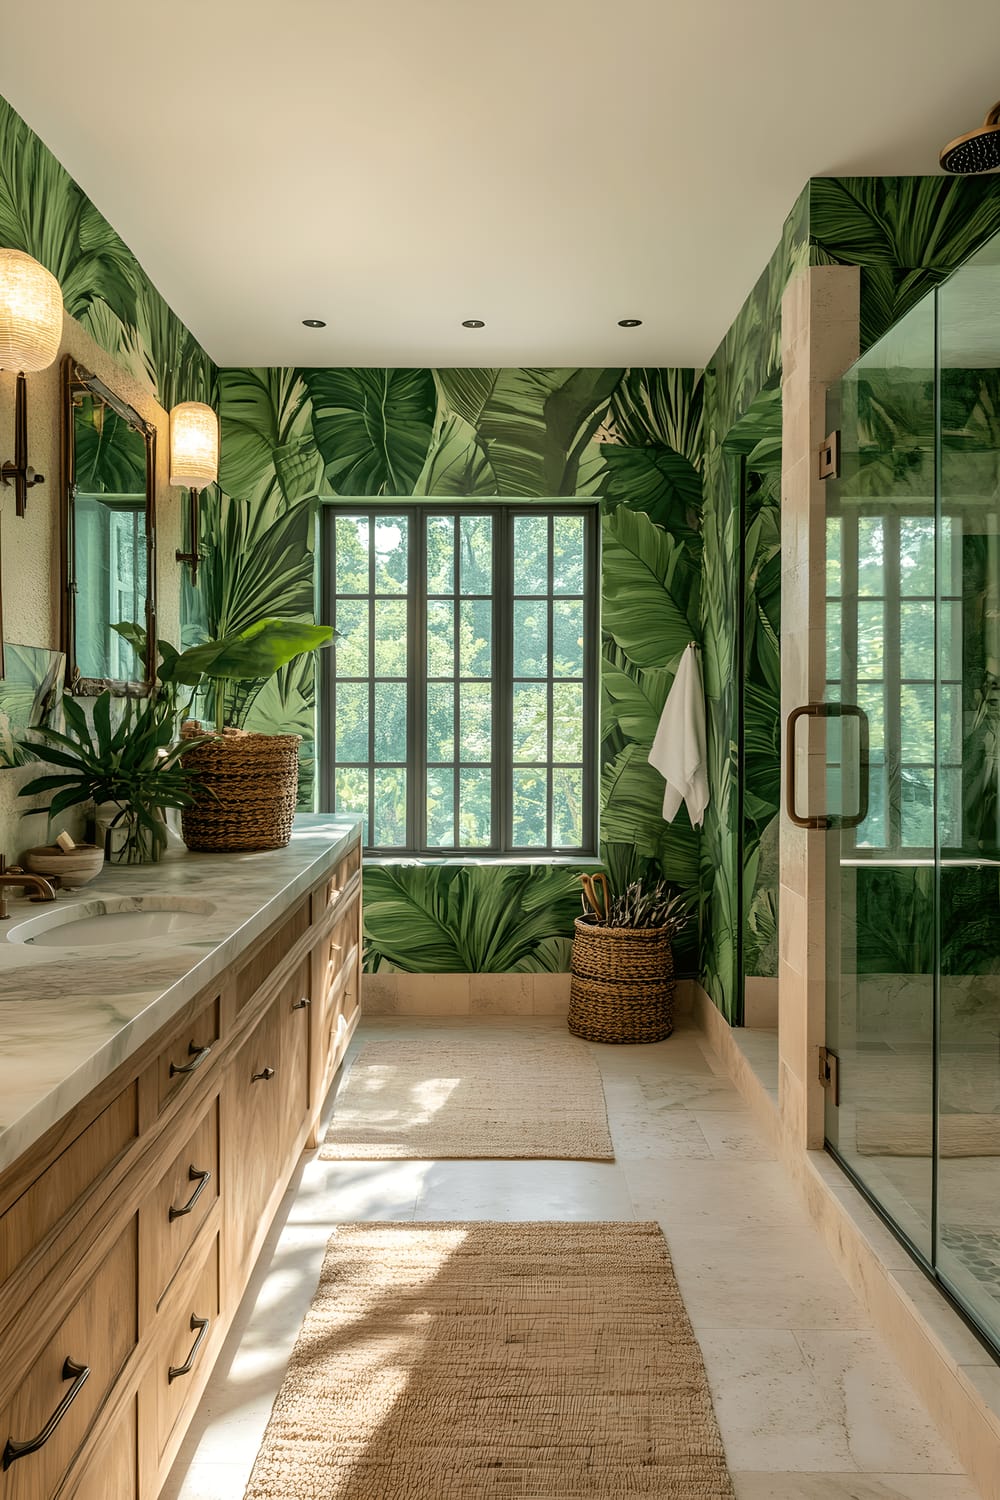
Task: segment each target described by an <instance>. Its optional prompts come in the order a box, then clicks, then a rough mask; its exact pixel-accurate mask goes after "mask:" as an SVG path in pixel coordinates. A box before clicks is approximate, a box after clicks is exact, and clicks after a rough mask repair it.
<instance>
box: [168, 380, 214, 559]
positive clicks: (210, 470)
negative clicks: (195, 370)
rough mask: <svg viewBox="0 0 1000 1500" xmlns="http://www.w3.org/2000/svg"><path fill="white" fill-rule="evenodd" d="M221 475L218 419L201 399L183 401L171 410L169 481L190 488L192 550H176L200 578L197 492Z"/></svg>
mask: <svg viewBox="0 0 1000 1500" xmlns="http://www.w3.org/2000/svg"><path fill="white" fill-rule="evenodd" d="M218 477H219V419H218V417H217V416H216V414H215V412H214V411H213V410H212V408H211V407H210V406H206V405H205V404H204V402H202V401H181V402H180V403H179V404H178V405H177V406H175V407H173V408H172V409H171V412H170V483H171V484H173V485H177V486H178V487H179V488H180V489H186V490H187V492H188V537H189V549H190V550H189V551H187V552H182V551H181V550H180V549H179V548H178V551H177V554H176V555H177V561H178V562H186V563H188V564H190V567H191V582H192V584H196V583H197V582H198V559H199V551H198V533H199V529H200V521H199V515H198V496H199V494H200V492H201V491H202V490H203V489H204V488H205V486H206V485H207V484H214V483H215V481H216V480H217V479H218Z"/></svg>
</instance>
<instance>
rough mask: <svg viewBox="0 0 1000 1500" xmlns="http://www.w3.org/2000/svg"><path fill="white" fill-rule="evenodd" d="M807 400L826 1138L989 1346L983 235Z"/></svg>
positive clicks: (995, 948) (991, 506) (998, 565)
mask: <svg viewBox="0 0 1000 1500" xmlns="http://www.w3.org/2000/svg"><path fill="white" fill-rule="evenodd" d="M828 408H829V410H828V416H829V425H830V428H831V430H832V429H839V430H840V432H841V443H842V457H841V468H840V474H839V476H838V477H837V478H831V479H829V480H828V481H827V485H826V531H827V551H826V567H827V582H826V590H827V593H826V663H827V671H826V677H827V685H826V699H827V712H831V713H832V714H833V717H831V718H829V719H827V720H825V721H824V722H825V725H826V736H825V750H824V754H823V755H822V756H820V757H819V765H820V768H821V773H822V774H821V778H820V779H821V780H822V782H823V786H822V788H821V791H825V796H826V806H827V809H828V810H829V813H830V815H831V816H830V817H829V819H828V826H829V832H828V833H827V866H826V918H827V924H826V967H827V1045H828V1047H829V1048H830V1050H831V1051H832V1052H833V1053H834V1054H835V1057H836V1067H835V1070H834V1071H835V1072H837V1073H839V1089H838V1090H835V1089H833V1088H831V1089H830V1090H829V1091H828V1093H827V1103H826V1137H827V1143H828V1145H829V1147H830V1149H831V1150H832V1151H833V1152H834V1153H835V1154H836V1155H837V1156H838V1158H839V1159H840V1160H841V1162H842V1163H843V1164H844V1166H845V1167H846V1168H847V1169H848V1171H850V1172H851V1174H852V1175H853V1176H854V1177H855V1178H856V1180H857V1181H858V1183H859V1184H860V1186H861V1187H863V1188H864V1190H865V1191H866V1192H867V1193H868V1194H869V1195H870V1197H871V1198H872V1199H873V1200H874V1202H875V1203H876V1204H877V1206H878V1207H879V1209H880V1210H881V1211H882V1213H883V1214H884V1215H885V1216H886V1218H887V1219H888V1220H889V1222H890V1223H891V1224H892V1225H893V1227H894V1228H895V1230H896V1231H897V1232H898V1233H899V1235H900V1236H901V1237H902V1238H903V1239H904V1240H905V1241H906V1242H907V1243H908V1244H909V1246H910V1248H911V1250H912V1251H913V1253H914V1255H915V1256H916V1257H917V1258H918V1259H919V1260H920V1261H921V1262H922V1263H923V1264H924V1266H925V1268H926V1269H927V1270H928V1271H929V1272H930V1273H931V1274H932V1275H933V1276H934V1277H935V1278H936V1279H937V1280H938V1281H939V1282H940V1283H941V1285H942V1286H943V1287H944V1288H945V1290H946V1291H947V1292H948V1294H949V1295H950V1296H951V1297H952V1298H953V1299H954V1300H955V1301H956V1302H957V1303H958V1304H959V1305H960V1306H961V1307H962V1308H963V1310H964V1311H965V1312H966V1314H967V1315H968V1317H969V1318H970V1319H971V1320H972V1321H973V1322H974V1323H975V1324H976V1325H977V1326H978V1327H979V1329H980V1331H981V1332H982V1333H983V1335H984V1336H985V1337H986V1338H987V1339H988V1340H989V1341H990V1342H991V1343H992V1344H993V1346H994V1348H996V1349H1000V240H998V241H997V242H996V243H995V244H992V245H988V246H986V247H985V249H984V250H982V251H980V252H979V253H978V254H977V255H976V256H974V257H973V258H972V259H970V260H969V261H968V262H966V264H965V265H964V266H963V267H962V268H961V269H960V270H958V271H956V272H955V273H954V274H953V275H952V276H951V277H950V278H949V279H948V280H947V281H946V282H944V283H943V284H942V285H941V286H940V287H939V288H938V289H937V291H936V292H934V293H932V294H931V295H930V296H929V297H927V298H925V299H924V301H922V302H921V303H919V304H918V305H917V306H916V307H914V308H913V310H912V311H911V312H910V313H909V314H908V315H907V316H906V317H905V318H904V319H903V320H901V321H900V322H899V323H898V324H897V325H896V326H895V327H894V328H893V329H892V330H891V331H890V333H888V334H887V335H886V336H885V338H883V339H882V340H881V341H880V342H879V343H878V344H876V345H874V346H873V347H872V348H871V349H870V350H869V351H868V352H867V353H866V354H865V355H864V356H863V357H862V358H861V359H860V360H859V361H858V362H857V364H856V365H855V366H854V367H853V368H852V369H851V370H850V371H848V373H847V375H845V376H844V378H843V379H842V380H841V381H840V382H838V383H837V385H836V386H835V387H834V388H832V389H831V391H830V395H829V402H828ZM850 705H853V706H855V708H856V709H857V710H858V711H860V712H861V713H862V714H863V715H864V719H865V721H866V722H867V726H868V732H869V748H868V754H867V756H865V754H864V753H863V746H862V744H861V743H860V742H859V741H858V740H857V738H856V737H855V738H852V737H851V734H850V732H849V729H848V726H849V725H850V724H851V723H853V720H852V719H851V718H850V717H844V712H845V710H846V709H848V707H849V706H850ZM866 782H867V786H866V785H865V783H866ZM866 800H867V808H866V810H865V815H864V817H863V818H861V819H860V820H859V819H858V818H857V817H856V816H855V817H852V816H851V810H852V809H856V808H858V807H859V806H860V805H862V804H864V803H865V801H866Z"/></svg>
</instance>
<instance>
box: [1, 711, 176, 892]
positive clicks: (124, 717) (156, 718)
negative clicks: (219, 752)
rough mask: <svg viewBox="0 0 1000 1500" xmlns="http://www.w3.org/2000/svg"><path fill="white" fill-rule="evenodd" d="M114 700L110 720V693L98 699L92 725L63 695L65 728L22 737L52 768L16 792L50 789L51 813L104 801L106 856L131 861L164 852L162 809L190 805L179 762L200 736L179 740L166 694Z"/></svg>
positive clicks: (28, 751) (29, 749)
mask: <svg viewBox="0 0 1000 1500" xmlns="http://www.w3.org/2000/svg"><path fill="white" fill-rule="evenodd" d="M119 701H122V703H123V707H122V711H121V714H120V717H119V719H118V722H117V724H114V723H113V722H112V719H113V715H112V700H111V694H110V693H108V692H105V693H101V694H100V696H99V697H97V698H95V699H94V708H93V725H91V724H89V723H88V722H87V717H86V715H85V714H84V712H83V709H82V708H81V707H80V705H79V704H78V703H76V702H75V701H74V699H72V698H69V697H67V698H64V700H63V710H64V712H65V715H66V733H65V734H62V733H60V732H59V731H58V730H55V729H38V730H36V731H35V732H34V733H35V736H36V737H34V738H31V739H24V740H22V741H20V742H19V744H20V748H21V749H22V750H23V751H24V752H25V754H26V756H28V757H30V758H31V759H33V760H39V761H41V762H43V763H44V764H46V765H48V766H50V767H51V768H52V769H51V770H50V771H49V772H48V773H47V774H46V775H44V776H39V777H36V778H35V779H34V780H33V781H29V782H28V784H27V785H26V786H23V787H21V789H20V791H19V793H18V795H19V796H21V797H31V796H37V795H44V794H46V793H52V800H51V802H50V803H49V807H48V813H49V817H55V816H58V814H59V813H63V812H66V811H67V810H68V809H69V808H71V807H79V806H82V805H84V804H86V803H89V802H94V803H95V804H97V805H98V806H100V805H101V804H107V805H109V806H110V807H112V808H114V809H115V811H114V812H113V814H112V817H111V822H110V830H109V832H110V837H109V847H110V856H111V858H112V859H113V860H117V861H119V862H120V863H124V864H136V863H139V862H142V861H147V860H157V859H159V857H160V854H161V853H162V852H163V849H164V847H165V845H166V827H165V825H164V822H163V809H164V808H167V807H176V808H181V809H184V808H186V807H189V806H190V805H191V802H192V800H193V795H194V791H195V784H196V783H195V776H194V774H193V772H192V770H191V769H190V768H189V767H188V766H187V765H186V764H183V763H182V762H183V761H184V760H185V758H186V757H187V756H188V755H189V754H190V753H191V751H192V750H194V749H196V748H197V745H198V744H199V743H200V739H199V740H194V739H188V740H186V741H180V740H178V738H177V733H176V721H175V714H174V709H173V701H172V695H171V694H159V693H151V694H149V695H148V696H147V697H144V698H126V699H124V700H119ZM202 738H203V737H202ZM29 811H30V812H34V811H37V809H34V808H32V809H30V810H29Z"/></svg>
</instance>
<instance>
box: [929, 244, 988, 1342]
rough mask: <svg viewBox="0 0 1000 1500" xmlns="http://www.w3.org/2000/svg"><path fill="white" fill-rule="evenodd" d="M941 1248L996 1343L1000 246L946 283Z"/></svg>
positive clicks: (953, 1280)
mask: <svg viewBox="0 0 1000 1500" xmlns="http://www.w3.org/2000/svg"><path fill="white" fill-rule="evenodd" d="M937 301H938V351H939V361H940V377H939V379H940V396H939V409H940V423H941V439H940V484H939V506H938V526H939V573H940V576H941V583H942V587H941V596H942V598H941V611H942V615H941V620H940V624H939V632H938V634H939V663H940V680H939V686H938V724H939V732H938V769H937V780H938V797H937V809H936V832H937V844H938V850H939V854H940V860H939V865H938V870H937V904H938V911H939V918H940V981H939V1024H938V1110H939V1113H938V1131H937V1243H936V1247H935V1264H936V1267H937V1271H938V1274H939V1276H940V1278H941V1280H942V1281H943V1282H944V1283H945V1284H946V1285H947V1286H948V1288H949V1290H950V1291H951V1292H952V1294H953V1295H954V1296H955V1297H957V1298H958V1300H959V1301H960V1302H961V1303H962V1304H963V1305H964V1306H965V1307H966V1308H967V1310H968V1311H969V1312H970V1313H971V1315H972V1316H973V1317H974V1318H975V1319H976V1320H977V1321H978V1322H979V1323H980V1324H981V1325H982V1326H983V1328H984V1329H985V1330H986V1331H987V1332H988V1333H989V1334H991V1336H992V1337H993V1339H994V1340H995V1341H996V1342H998V1343H1000V901H998V886H1000V830H998V816H1000V813H998V809H1000V799H998V765H1000V760H998V743H1000V522H998V511H1000V506H998V500H1000V368H998V367H1000V327H998V310H1000V247H998V246H997V245H996V244H994V245H988V246H987V247H986V248H985V249H984V250H983V251H981V252H980V253H979V254H978V255H976V256H974V257H973V258H972V260H970V261H968V262H967V263H966V264H965V265H964V266H963V267H962V268H961V269H960V270H958V271H956V272H955V274H954V275H953V276H952V277H950V279H949V280H948V281H947V282H946V283H945V284H944V285H943V286H942V287H941V288H940V290H939V292H938V294H937Z"/></svg>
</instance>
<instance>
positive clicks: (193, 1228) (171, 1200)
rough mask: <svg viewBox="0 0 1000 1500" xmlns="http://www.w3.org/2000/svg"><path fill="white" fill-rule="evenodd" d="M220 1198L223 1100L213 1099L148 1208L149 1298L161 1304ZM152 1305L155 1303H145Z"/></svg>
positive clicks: (145, 1258)
mask: <svg viewBox="0 0 1000 1500" xmlns="http://www.w3.org/2000/svg"><path fill="white" fill-rule="evenodd" d="M218 1196H219V1100H218V1095H216V1097H215V1098H214V1099H213V1100H212V1105H211V1108H210V1109H209V1110H208V1113H207V1114H205V1115H203V1116H202V1118H201V1120H200V1121H199V1123H198V1124H197V1125H196V1126H195V1128H194V1129H193V1130H192V1132H191V1135H190V1137H189V1138H188V1140H187V1141H185V1143H184V1145H183V1146H182V1148H181V1150H180V1151H178V1153H177V1155H176V1156H175V1157H174V1159H173V1161H172V1162H171V1163H170V1165H169V1167H168V1168H167V1170H166V1171H165V1172H164V1174H163V1176H162V1177H161V1178H160V1181H159V1182H158V1184H157V1186H156V1187H155V1188H154V1189H153V1191H152V1192H151V1193H150V1194H149V1196H148V1197H147V1198H146V1200H145V1202H144V1203H143V1206H142V1213H141V1219H140V1226H139V1230H140V1235H141V1244H142V1266H143V1275H144V1277H146V1276H148V1278H149V1279H148V1281H146V1280H144V1281H143V1287H144V1292H143V1297H144V1298H147V1297H148V1298H151V1301H152V1302H153V1303H159V1301H160V1298H161V1297H162V1296H163V1293H164V1292H165V1291H166V1289H167V1287H168V1286H169V1285H170V1283H171V1281H172V1280H173V1278H174V1275H175V1273H176V1271H177V1268H178V1266H179V1265H180V1263H181V1261H182V1260H183V1259H184V1257H185V1255H186V1254H187V1252H188V1248H189V1247H190V1245H191V1243H192V1241H193V1240H194V1239H195V1237H196V1235H197V1233H198V1230H199V1229H200V1228H201V1226H202V1224H203V1223H204V1221H205V1216H206V1214H207V1213H208V1211H209V1209H210V1208H211V1207H212V1204H213V1203H214V1202H215V1200H216V1199H217V1198H218ZM144 1305H146V1306H148V1305H149V1303H148V1302H145V1303H144Z"/></svg>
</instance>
